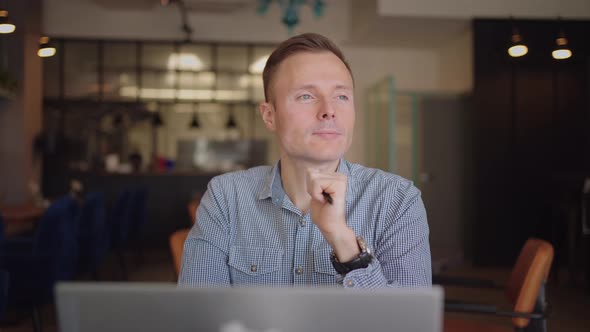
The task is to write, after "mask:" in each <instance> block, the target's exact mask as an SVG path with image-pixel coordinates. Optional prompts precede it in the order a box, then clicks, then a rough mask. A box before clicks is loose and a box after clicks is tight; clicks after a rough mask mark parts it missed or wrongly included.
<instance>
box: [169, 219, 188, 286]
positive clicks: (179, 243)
mask: <svg viewBox="0 0 590 332" xmlns="http://www.w3.org/2000/svg"><path fill="white" fill-rule="evenodd" d="M189 232H190V229H189V228H186V229H181V230H178V231H176V232H174V233H172V234H171V235H170V239H169V242H170V253H171V254H172V263H173V264H174V273H175V274H176V276H178V274H179V273H180V265H181V264H182V251H183V249H184V241H185V240H186V238H187V236H188V233H189Z"/></svg>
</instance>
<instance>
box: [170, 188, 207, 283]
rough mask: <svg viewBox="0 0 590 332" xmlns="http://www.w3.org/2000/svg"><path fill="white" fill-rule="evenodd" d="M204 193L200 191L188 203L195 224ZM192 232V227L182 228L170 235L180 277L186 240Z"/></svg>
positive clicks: (175, 263) (175, 269)
mask: <svg viewBox="0 0 590 332" xmlns="http://www.w3.org/2000/svg"><path fill="white" fill-rule="evenodd" d="M201 197H202V194H200V193H198V194H197V195H195V196H194V197H193V199H192V200H191V201H190V202H189V203H188V204H187V210H188V214H189V217H190V219H191V224H194V223H195V221H196V215H197V208H198V207H199V204H200V203H201ZM189 232H190V228H183V229H180V230H177V231H175V232H174V233H172V234H171V235H170V238H169V241H168V242H169V244H170V254H171V255H172V263H173V267H174V275H175V276H177V277H178V274H179V273H180V266H181V264H182V252H183V250H184V241H186V238H187V237H188V233H189Z"/></svg>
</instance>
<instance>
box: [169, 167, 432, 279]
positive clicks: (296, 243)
mask: <svg viewBox="0 0 590 332" xmlns="http://www.w3.org/2000/svg"><path fill="white" fill-rule="evenodd" d="M338 172H340V173H343V174H344V175H346V177H347V178H348V181H347V185H348V187H347V190H346V220H347V224H348V226H349V227H350V228H352V229H353V230H354V231H355V233H356V234H357V235H358V236H361V237H363V238H364V239H365V240H366V242H367V243H368V245H369V246H370V247H371V248H372V250H373V253H374V256H375V258H376V259H374V260H373V262H372V263H371V264H370V265H369V266H368V267H367V268H363V269H357V270H353V271H351V272H349V273H347V274H346V276H344V277H343V276H340V275H339V274H338V273H337V272H336V271H335V270H334V268H333V266H332V263H331V262H330V253H331V251H332V248H331V247H330V245H329V244H328V242H327V241H326V240H324V238H323V236H322V234H321V233H320V231H319V229H318V228H317V227H316V226H315V225H314V223H313V221H312V220H311V219H310V216H309V213H308V214H306V215H302V214H301V212H300V211H299V210H298V209H297V208H296V207H295V205H293V203H292V202H291V200H290V199H289V197H287V195H286V194H285V191H284V190H283V186H282V183H281V177H280V164H279V163H277V164H276V165H275V166H274V167H270V166H260V167H255V168H251V169H249V170H245V171H239V172H233V173H228V174H224V175H220V176H217V177H215V178H213V179H212V180H211V182H210V183H209V185H208V189H207V192H206V193H205V195H204V196H203V199H202V200H201V204H200V206H199V208H198V209H197V220H196V223H195V225H194V227H193V228H192V230H191V231H190V234H189V236H188V238H187V240H186V242H185V244H184V253H183V259H182V268H181V272H180V276H179V278H178V283H179V284H180V285H183V286H197V287H199V286H200V287H211V286H216V287H217V286H231V285H233V286H254V285H256V286H269V287H271V286H295V287H297V286H341V287H345V288H378V287H387V286H389V287H429V286H430V285H431V284H432V274H431V261H430V246H429V243H428V234H429V230H428V224H427V221H426V211H425V210H424V205H423V203H422V199H421V198H420V191H419V190H418V189H417V188H416V187H414V186H413V185H412V183H411V182H410V181H408V180H406V179H404V178H402V177H399V176H397V175H394V174H391V173H386V172H383V171H381V170H378V169H372V168H367V167H364V166H361V165H358V164H353V163H349V162H347V161H345V160H341V162H340V164H339V166H338Z"/></svg>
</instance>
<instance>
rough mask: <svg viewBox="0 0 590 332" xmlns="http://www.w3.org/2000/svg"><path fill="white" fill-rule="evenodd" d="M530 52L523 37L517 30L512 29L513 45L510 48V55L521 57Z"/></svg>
mask: <svg viewBox="0 0 590 332" xmlns="http://www.w3.org/2000/svg"><path fill="white" fill-rule="evenodd" d="M528 52H529V48H528V47H527V46H526V45H525V44H524V43H523V42H522V36H521V35H520V33H518V30H517V29H516V28H513V29H512V44H511V46H510V48H508V54H509V55H510V56H511V57H513V58H517V57H521V56H524V55H526V54H527V53H528Z"/></svg>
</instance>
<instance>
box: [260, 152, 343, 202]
mask: <svg viewBox="0 0 590 332" xmlns="http://www.w3.org/2000/svg"><path fill="white" fill-rule="evenodd" d="M336 171H337V172H338V173H342V174H344V175H346V178H347V182H346V186H347V188H346V203H350V202H351V201H352V198H353V197H354V194H353V192H352V191H353V188H354V187H353V185H352V182H353V179H352V178H351V176H350V175H351V173H350V164H349V163H348V161H346V160H344V159H340V162H339V163H338V169H337V170H336ZM284 196H285V190H284V189H283V184H282V181H281V164H280V161H277V162H276V163H275V165H274V166H273V167H272V168H271V170H270V172H268V174H267V176H266V178H265V180H264V185H263V186H262V189H261V190H260V192H259V193H258V199H266V198H272V200H273V202H274V203H277V204H280V202H282V201H283V197H284Z"/></svg>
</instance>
